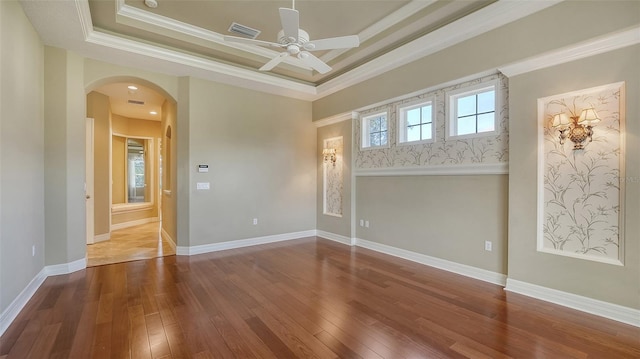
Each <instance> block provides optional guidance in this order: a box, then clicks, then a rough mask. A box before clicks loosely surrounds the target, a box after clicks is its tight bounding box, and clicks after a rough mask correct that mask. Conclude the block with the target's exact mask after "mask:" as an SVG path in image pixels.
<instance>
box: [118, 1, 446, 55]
mask: <svg viewBox="0 0 640 359" xmlns="http://www.w3.org/2000/svg"><path fill="white" fill-rule="evenodd" d="M122 1H123V0H122ZM434 2H436V0H411V1H410V2H409V3H408V4H406V5H405V6H403V7H401V8H400V9H398V10H396V11H394V12H393V13H391V14H389V15H388V16H386V17H384V18H383V19H381V20H380V21H377V22H376V23H375V24H373V25H371V26H369V27H368V28H366V29H364V30H362V31H361V32H359V33H358V38H359V39H360V42H361V43H362V42H365V41H367V40H369V39H370V38H372V37H374V36H376V35H378V34H379V33H381V32H383V31H385V30H387V29H389V28H390V27H392V26H394V25H396V24H397V23H399V22H400V21H402V20H404V19H406V18H407V17H409V16H411V15H413V14H415V13H417V12H418V11H420V10H422V9H424V8H426V7H428V6H430V5H431V4H433V3H434ZM347 51H349V49H335V50H331V51H329V52H327V53H326V54H324V55H323V56H321V57H320V59H321V60H322V61H325V62H326V61H331V60H333V59H335V58H336V57H338V56H340V55H342V54H344V53H345V52H347Z"/></svg>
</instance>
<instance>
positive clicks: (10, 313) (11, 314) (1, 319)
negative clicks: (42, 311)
mask: <svg viewBox="0 0 640 359" xmlns="http://www.w3.org/2000/svg"><path fill="white" fill-rule="evenodd" d="M45 279H47V275H46V274H45V269H44V268H42V270H41V271H40V272H39V273H38V274H36V276H35V277H33V279H32V280H31V282H29V284H27V286H26V287H25V288H24V289H23V290H22V292H20V294H18V296H17V297H16V299H14V300H13V302H11V304H9V306H8V307H7V309H5V310H4V312H2V315H0V335H2V334H4V332H5V330H7V328H9V326H10V325H11V323H13V320H14V319H16V317H17V316H18V314H19V313H20V311H21V310H22V308H24V306H25V305H27V302H29V299H31V297H32V296H33V295H34V294H35V292H36V290H38V288H40V285H42V283H44V281H45Z"/></svg>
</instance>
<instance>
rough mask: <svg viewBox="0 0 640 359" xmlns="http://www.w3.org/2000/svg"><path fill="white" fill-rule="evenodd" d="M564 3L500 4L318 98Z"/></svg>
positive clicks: (345, 78)
mask: <svg viewBox="0 0 640 359" xmlns="http://www.w3.org/2000/svg"><path fill="white" fill-rule="evenodd" d="M560 2H562V0H553V1H498V2H496V3H493V4H491V5H489V6H487V7H485V8H482V9H480V10H478V11H477V12H474V13H472V14H470V15H468V16H465V17H463V18H461V19H459V20H457V21H455V22H452V23H451V24H448V25H446V26H443V27H441V28H439V29H437V30H435V31H433V32H430V33H428V34H426V35H424V36H423V37H421V38H419V39H416V40H414V41H412V42H410V43H408V44H406V45H404V46H401V47H399V48H397V49H395V50H393V51H390V52H388V53H386V54H384V55H382V56H380V57H377V58H375V59H374V60H371V61H369V62H367V63H366V64H363V65H362V66H360V67H358V68H355V69H354V70H351V71H349V72H347V73H345V74H343V75H341V76H338V77H336V78H335V79H332V80H329V81H327V82H325V83H324V84H321V85H319V86H318V98H322V97H325V96H328V95H331V94H333V93H336V92H338V91H340V90H343V89H345V88H347V87H350V86H353V85H356V84H358V83H360V82H363V81H366V80H368V79H371V78H373V77H375V76H378V75H381V74H383V73H385V72H388V71H391V70H394V69H396V68H398V67H400V66H403V65H406V64H408V63H410V62H413V61H415V60H418V59H420V58H422V57H425V56H428V55H431V54H433V53H436V52H438V51H440V50H443V49H445V48H447V47H450V46H453V45H455V44H458V43H460V42H462V41H465V40H468V39H470V38H473V37H476V36H478V35H480V34H482V33H485V32H487V31H491V30H493V29H496V28H498V27H500V26H503V25H506V24H508V23H510V22H513V21H516V20H518V19H521V18H523V17H525V16H528V15H531V14H533V13H536V12H538V11H541V10H543V9H546V8H548V7H550V6H553V5H556V4H558V3H560Z"/></svg>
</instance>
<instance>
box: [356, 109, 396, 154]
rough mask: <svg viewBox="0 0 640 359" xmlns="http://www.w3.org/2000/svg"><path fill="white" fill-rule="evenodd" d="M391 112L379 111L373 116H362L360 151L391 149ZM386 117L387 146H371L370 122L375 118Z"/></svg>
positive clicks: (372, 114)
mask: <svg viewBox="0 0 640 359" xmlns="http://www.w3.org/2000/svg"><path fill="white" fill-rule="evenodd" d="M389 112H390V111H389V110H388V109H387V110H384V111H377V112H374V113H371V114H367V115H362V116H360V150H364V151H366V150H375V149H381V148H389V147H390V143H391V136H390V134H391V121H389ZM380 116H385V121H386V122H387V143H386V144H385V145H380V146H371V142H370V139H369V135H370V134H371V133H370V132H369V128H370V125H369V121H370V120H371V119H373V118H376V117H380Z"/></svg>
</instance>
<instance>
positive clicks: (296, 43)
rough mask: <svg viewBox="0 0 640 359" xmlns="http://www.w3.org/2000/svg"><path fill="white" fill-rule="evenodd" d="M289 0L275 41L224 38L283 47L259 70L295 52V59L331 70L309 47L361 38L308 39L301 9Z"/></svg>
mask: <svg viewBox="0 0 640 359" xmlns="http://www.w3.org/2000/svg"><path fill="white" fill-rule="evenodd" d="M292 1H293V4H292V6H291V9H288V8H283V7H281V8H280V22H281V23H282V30H280V31H279V32H278V42H277V43H276V42H269V41H262V40H255V39H249V38H244V37H236V36H224V40H225V41H229V42H239V43H245V44H252V45H260V46H267V47H276V48H281V49H285V50H286V51H284V52H281V53H280V54H278V55H277V56H276V57H274V58H273V59H271V60H270V61H269V62H267V63H266V64H264V66H262V67H261V68H260V71H270V70H271V69H273V68H274V67H276V66H277V65H278V64H279V63H280V62H282V61H283V60H284V59H285V57H287V56H296V57H297V58H298V59H300V60H302V62H304V63H305V64H307V65H308V66H309V67H311V68H312V69H314V70H316V71H318V72H319V73H321V74H325V73H327V72H329V71H331V66H329V65H327V64H326V63H324V62H323V61H322V60H320V59H319V58H317V57H316V56H314V55H312V54H311V53H310V51H318V50H331V49H348V48H352V47H358V46H359V45H360V39H359V38H358V36H357V35H351V36H340V37H330V38H326V39H319V40H311V41H309V34H308V33H307V32H306V31H304V30H302V29H301V28H300V25H299V22H300V13H299V12H298V10H296V9H295V0H292Z"/></svg>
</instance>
